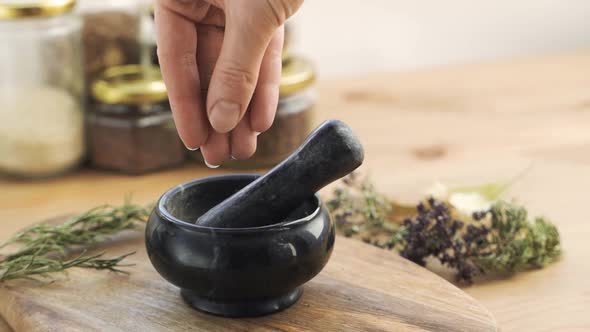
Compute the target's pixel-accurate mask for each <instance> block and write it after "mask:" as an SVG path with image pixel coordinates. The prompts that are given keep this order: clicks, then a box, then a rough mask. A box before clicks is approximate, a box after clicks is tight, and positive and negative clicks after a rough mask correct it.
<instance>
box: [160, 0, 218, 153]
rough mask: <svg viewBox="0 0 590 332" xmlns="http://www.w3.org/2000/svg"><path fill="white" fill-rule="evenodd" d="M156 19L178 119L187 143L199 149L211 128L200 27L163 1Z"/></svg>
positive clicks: (164, 72) (162, 61)
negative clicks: (203, 88) (202, 80)
mask: <svg viewBox="0 0 590 332" xmlns="http://www.w3.org/2000/svg"><path fill="white" fill-rule="evenodd" d="M155 23H156V42H157V45H158V60H159V62H160V69H161V71H162V76H163V77H164V82H165V83H166V88H167V90H168V98H169V100H170V106H171V107H172V113H173V116H174V122H175V123H176V128H177V130H178V134H179V135H180V138H181V139H182V141H183V142H184V145H185V146H186V147H187V148H188V149H191V150H195V149H197V148H199V147H200V146H201V145H203V144H204V143H205V141H206V140H207V134H208V128H209V122H208V120H207V116H206V113H205V111H204V104H203V98H202V96H201V86H200V80H199V70H198V68H197V56H196V54H197V28H196V25H195V23H194V22H192V21H190V20H189V19H188V18H186V17H184V16H182V15H180V14H178V13H176V12H174V11H173V10H171V9H170V8H168V7H166V6H163V5H162V4H161V3H157V4H156V6H155Z"/></svg>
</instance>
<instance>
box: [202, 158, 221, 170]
mask: <svg viewBox="0 0 590 332" xmlns="http://www.w3.org/2000/svg"><path fill="white" fill-rule="evenodd" d="M203 161H204V162H205V165H206V166H207V167H209V168H218V167H219V166H220V165H211V164H209V163H208V162H207V159H205V158H203Z"/></svg>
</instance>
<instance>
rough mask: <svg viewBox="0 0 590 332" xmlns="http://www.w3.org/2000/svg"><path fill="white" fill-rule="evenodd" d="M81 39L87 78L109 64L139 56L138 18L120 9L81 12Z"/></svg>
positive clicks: (123, 63) (130, 61)
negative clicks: (82, 13) (82, 21)
mask: <svg viewBox="0 0 590 332" xmlns="http://www.w3.org/2000/svg"><path fill="white" fill-rule="evenodd" d="M83 20H84V25H83V28H82V41H83V44H84V58H85V66H86V67H85V68H86V78H87V82H90V81H91V80H92V78H94V76H95V75H96V74H97V73H100V72H101V71H103V70H104V69H106V68H108V67H112V66H118V65H125V64H136V63H139V60H140V53H141V50H140V43H139V18H138V17H137V16H135V15H132V14H128V13H125V12H120V11H102V12H96V13H87V14H84V15H83Z"/></svg>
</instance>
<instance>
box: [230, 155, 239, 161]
mask: <svg viewBox="0 0 590 332" xmlns="http://www.w3.org/2000/svg"><path fill="white" fill-rule="evenodd" d="M230 157H231V159H233V160H238V159H237V158H236V157H234V156H231V155H230Z"/></svg>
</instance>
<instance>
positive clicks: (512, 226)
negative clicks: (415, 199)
mask: <svg viewBox="0 0 590 332" xmlns="http://www.w3.org/2000/svg"><path fill="white" fill-rule="evenodd" d="M328 207H329V208H330V210H331V211H332V213H333V215H334V218H335V221H336V227H337V229H338V230H339V232H340V233H342V234H344V235H345V236H352V237H359V238H361V239H363V240H364V241H365V242H367V243H371V244H373V245H375V246H378V247H380V248H388V249H394V250H396V251H398V252H399V253H400V255H402V256H403V257H405V258H407V259H410V260H412V261H413V262H415V263H417V264H420V265H426V259H427V258H435V259H437V260H438V261H439V262H440V263H441V264H443V265H445V266H447V267H450V268H452V269H455V270H456V271H457V275H456V276H457V279H458V280H459V281H462V282H467V283H470V282H472V280H473V277H475V276H477V275H480V274H483V273H486V272H496V273H514V272H517V271H522V270H525V269H529V268H537V267H543V266H546V265H547V264H549V263H551V262H553V261H554V260H555V259H556V258H557V257H558V256H559V255H560V238H559V232H558V231H557V228H556V227H555V226H554V225H552V224H551V223H550V222H549V221H547V220H546V219H544V218H536V219H535V220H534V222H529V221H528V220H527V211H526V210H525V209H524V208H523V207H521V206H518V205H515V204H511V203H507V202H504V201H497V202H495V203H494V204H492V205H491V208H489V209H488V210H486V211H479V212H475V213H473V215H465V214H464V213H462V212H460V211H459V210H458V209H456V208H455V207H454V206H453V205H452V204H451V203H449V202H446V201H441V200H436V199H434V198H428V199H426V200H425V201H423V202H420V203H419V204H418V205H417V206H416V207H409V206H403V205H400V204H396V203H395V202H393V201H391V200H389V199H387V197H386V196H384V195H383V194H380V193H378V192H376V191H375V189H374V186H373V185H372V184H371V183H370V181H368V180H367V179H364V180H360V179H358V177H356V176H353V177H349V178H347V179H346V181H344V187H343V188H342V187H341V188H337V189H336V190H335V192H334V197H333V198H332V199H331V200H330V201H329V202H328Z"/></svg>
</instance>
